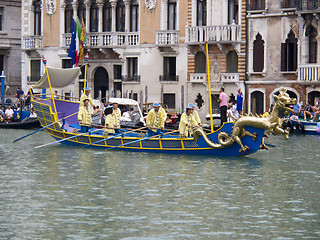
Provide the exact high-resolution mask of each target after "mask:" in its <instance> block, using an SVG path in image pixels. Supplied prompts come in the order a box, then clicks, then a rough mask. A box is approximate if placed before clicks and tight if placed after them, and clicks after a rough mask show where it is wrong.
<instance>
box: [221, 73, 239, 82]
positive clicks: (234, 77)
mask: <svg viewBox="0 0 320 240" xmlns="http://www.w3.org/2000/svg"><path fill="white" fill-rule="evenodd" d="M239 79H240V78H239V73H221V81H222V82H224V83H228V82H233V83H235V82H239Z"/></svg>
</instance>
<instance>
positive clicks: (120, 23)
mask: <svg viewBox="0 0 320 240" xmlns="http://www.w3.org/2000/svg"><path fill="white" fill-rule="evenodd" d="M116 31H117V32H124V31H125V7H124V3H123V0H119V1H118V3H117V7H116Z"/></svg>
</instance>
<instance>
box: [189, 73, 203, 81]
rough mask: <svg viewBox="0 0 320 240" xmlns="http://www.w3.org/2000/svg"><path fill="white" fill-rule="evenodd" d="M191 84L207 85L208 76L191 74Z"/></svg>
mask: <svg viewBox="0 0 320 240" xmlns="http://www.w3.org/2000/svg"><path fill="white" fill-rule="evenodd" d="M190 82H191V83H205V82H207V74H206V73H190Z"/></svg>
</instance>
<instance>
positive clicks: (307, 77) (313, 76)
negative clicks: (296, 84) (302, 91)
mask: <svg viewBox="0 0 320 240" xmlns="http://www.w3.org/2000/svg"><path fill="white" fill-rule="evenodd" d="M298 80H299V81H320V65H318V64H305V65H300V66H299V67H298Z"/></svg>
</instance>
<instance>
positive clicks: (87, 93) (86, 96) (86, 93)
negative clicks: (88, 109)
mask: <svg viewBox="0 0 320 240" xmlns="http://www.w3.org/2000/svg"><path fill="white" fill-rule="evenodd" d="M83 90H84V93H83V94H82V95H81V97H80V107H81V106H83V101H84V100H85V99H88V100H89V103H90V104H91V106H92V107H94V104H93V102H92V98H91V94H90V92H91V88H89V87H85V88H84V89H83Z"/></svg>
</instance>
